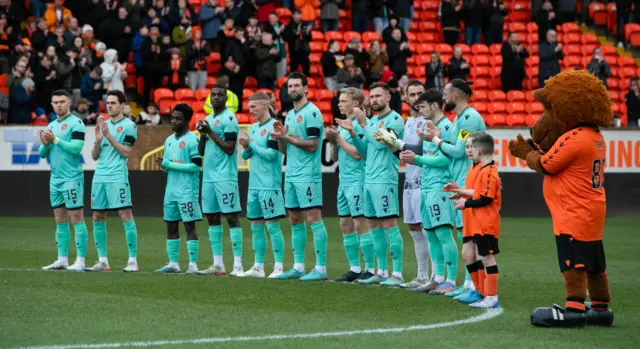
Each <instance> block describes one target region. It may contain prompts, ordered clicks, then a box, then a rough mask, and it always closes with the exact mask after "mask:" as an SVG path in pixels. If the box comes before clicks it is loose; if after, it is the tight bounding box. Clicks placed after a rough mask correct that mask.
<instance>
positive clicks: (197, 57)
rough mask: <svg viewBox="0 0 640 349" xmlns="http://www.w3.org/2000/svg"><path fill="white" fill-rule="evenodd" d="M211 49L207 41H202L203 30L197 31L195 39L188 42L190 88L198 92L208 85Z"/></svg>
mask: <svg viewBox="0 0 640 349" xmlns="http://www.w3.org/2000/svg"><path fill="white" fill-rule="evenodd" d="M209 52H210V50H209V48H208V47H207V43H206V41H204V40H203V39H202V30H200V29H197V30H196V31H195V35H194V36H193V39H191V40H189V41H188V42H187V59H188V60H189V62H188V66H189V71H188V72H187V76H188V77H189V79H188V80H189V88H191V90H192V91H194V92H195V91H196V90H197V89H200V88H205V87H206V85H207V56H208V55H209Z"/></svg>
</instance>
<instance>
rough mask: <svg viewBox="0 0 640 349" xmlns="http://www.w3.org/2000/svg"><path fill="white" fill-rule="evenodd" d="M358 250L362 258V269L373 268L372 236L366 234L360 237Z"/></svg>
mask: <svg viewBox="0 0 640 349" xmlns="http://www.w3.org/2000/svg"><path fill="white" fill-rule="evenodd" d="M360 249H362V256H363V258H364V267H365V268H367V269H373V268H375V255H374V252H373V234H371V232H368V233H366V234H362V235H360Z"/></svg>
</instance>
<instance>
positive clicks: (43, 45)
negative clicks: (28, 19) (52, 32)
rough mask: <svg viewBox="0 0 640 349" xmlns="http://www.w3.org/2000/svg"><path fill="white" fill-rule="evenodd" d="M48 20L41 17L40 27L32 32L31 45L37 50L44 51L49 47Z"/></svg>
mask: <svg viewBox="0 0 640 349" xmlns="http://www.w3.org/2000/svg"><path fill="white" fill-rule="evenodd" d="M48 32H49V28H48V27H47V21H45V20H44V19H41V20H39V21H38V28H37V29H36V30H35V31H34V32H33V33H32V34H31V45H33V49H34V50H35V51H36V52H43V51H44V50H46V49H47V41H48V38H47V33H48Z"/></svg>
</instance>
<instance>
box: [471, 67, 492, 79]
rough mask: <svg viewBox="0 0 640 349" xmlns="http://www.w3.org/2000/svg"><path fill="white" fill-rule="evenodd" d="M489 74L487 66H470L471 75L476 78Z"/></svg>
mask: <svg viewBox="0 0 640 349" xmlns="http://www.w3.org/2000/svg"><path fill="white" fill-rule="evenodd" d="M490 76H491V74H490V73H489V68H488V67H471V77H472V78H474V79H476V78H488V77H490Z"/></svg>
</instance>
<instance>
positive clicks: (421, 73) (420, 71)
mask: <svg viewBox="0 0 640 349" xmlns="http://www.w3.org/2000/svg"><path fill="white" fill-rule="evenodd" d="M413 74H414V77H415V78H416V79H419V80H422V79H423V78H424V77H425V76H426V75H427V73H426V71H425V68H424V66H418V67H416V68H415V69H414V70H413Z"/></svg>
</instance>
